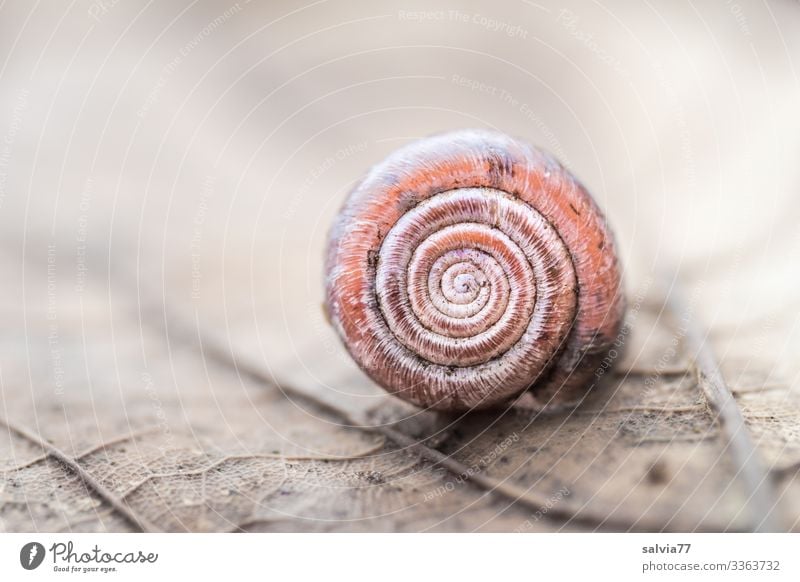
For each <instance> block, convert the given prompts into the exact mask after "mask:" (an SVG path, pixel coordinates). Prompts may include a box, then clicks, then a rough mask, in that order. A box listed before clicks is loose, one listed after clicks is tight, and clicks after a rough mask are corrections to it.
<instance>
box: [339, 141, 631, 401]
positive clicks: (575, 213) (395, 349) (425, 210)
mask: <svg viewBox="0 0 800 582" xmlns="http://www.w3.org/2000/svg"><path fill="white" fill-rule="evenodd" d="M326 295H327V309H328V314H329V316H330V319H331V321H332V323H333V325H334V327H335V328H336V330H337V331H338V333H339V335H340V336H341V337H342V339H343V341H344V343H345V345H346V347H347V349H348V351H349V352H350V354H351V356H352V357H353V358H354V359H355V361H356V362H357V363H358V365H359V366H360V367H361V368H362V369H363V370H364V371H365V372H366V373H367V374H368V375H369V376H370V377H371V378H372V379H373V380H374V381H375V382H377V383H378V384H380V385H381V386H383V387H384V388H385V389H387V390H388V391H390V392H391V393H393V394H395V395H397V396H399V397H400V398H403V399H405V400H407V401H410V402H412V403H414V404H417V405H419V406H423V407H430V408H434V409H439V410H452V411H455V410H466V409H472V408H486V407H489V406H492V405H497V404H500V403H502V402H505V401H508V400H509V399H511V398H512V397H515V396H517V395H519V394H521V393H522V392H523V391H525V390H530V391H531V393H532V395H533V397H534V399H535V402H536V406H538V407H541V408H544V407H554V406H556V405H565V404H573V403H575V402H577V401H579V400H580V399H581V398H582V397H583V396H584V395H585V393H586V391H587V390H588V385H589V384H590V382H591V380H592V378H593V375H594V374H595V371H596V370H597V368H598V366H599V365H600V363H601V361H602V360H603V358H604V357H605V355H606V354H607V352H608V351H609V349H610V348H611V346H612V344H613V343H614V341H615V339H616V337H617V334H618V332H619V329H620V323H621V320H622V315H623V312H624V298H623V296H622V294H621V277H620V269H619V263H618V260H617V256H616V253H615V250H614V241H613V238H612V236H611V233H610V232H609V230H608V228H607V226H606V223H605V220H604V218H603V216H602V214H601V212H600V210H599V209H598V208H597V206H596V205H595V204H594V202H593V201H592V199H591V197H590V196H589V194H588V193H587V191H586V190H585V189H584V188H583V186H582V185H581V184H580V183H579V182H578V181H577V180H576V179H575V178H574V177H573V176H572V175H571V174H570V173H569V172H568V171H567V170H566V169H564V168H563V167H562V166H561V165H560V164H559V163H558V162H557V161H556V160H555V159H554V158H553V157H551V156H550V155H549V154H547V153H545V152H543V151H541V150H538V149H536V148H534V147H532V146H530V145H528V144H526V143H523V142H520V141H518V140H515V139H513V138H510V137H508V136H506V135H503V134H501V133H497V132H491V131H484V130H462V131H456V132H452V133H447V134H443V135H438V136H434V137H431V138H427V139H424V140H421V141H418V142H416V143H413V144H411V145H408V146H406V147H404V148H402V149H400V150H398V151H396V152H395V153H394V154H392V155H391V156H389V157H388V158H387V159H386V160H384V161H383V162H381V163H380V164H378V165H377V166H375V167H373V168H372V170H371V171H370V172H369V174H368V175H367V176H366V177H365V178H364V179H363V180H362V181H361V183H360V184H359V185H358V186H357V187H356V188H355V189H354V191H353V192H352V193H351V194H350V196H349V197H348V199H347V201H346V202H345V204H344V207H343V208H342V210H341V211H340V213H339V215H338V216H337V218H336V220H335V222H334V225H333V228H332V230H331V233H330V237H329V241H328V249H327V257H326Z"/></svg>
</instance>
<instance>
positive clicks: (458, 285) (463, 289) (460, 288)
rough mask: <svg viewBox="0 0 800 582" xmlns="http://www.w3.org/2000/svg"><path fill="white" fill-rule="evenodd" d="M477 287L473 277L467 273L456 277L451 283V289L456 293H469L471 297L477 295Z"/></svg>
mask: <svg viewBox="0 0 800 582" xmlns="http://www.w3.org/2000/svg"><path fill="white" fill-rule="evenodd" d="M478 287H479V285H478V282H477V281H476V280H475V276H474V275H471V274H468V273H464V274H461V275H456V278H455V281H453V288H454V289H455V290H456V292H457V293H470V294H471V295H472V296H473V297H474V296H475V295H477V291H478Z"/></svg>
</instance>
